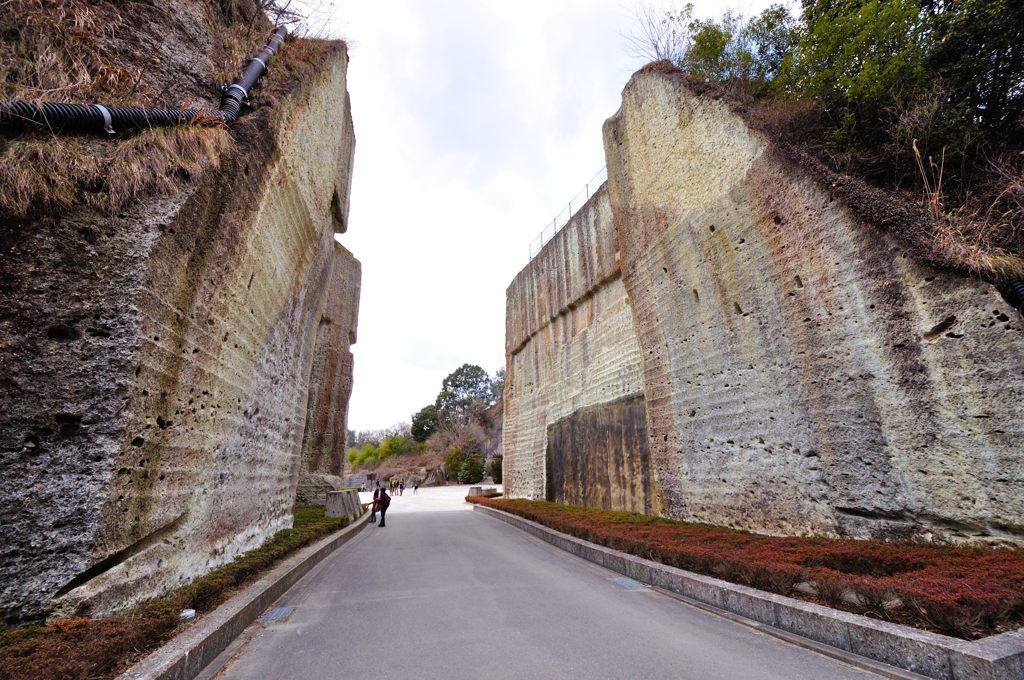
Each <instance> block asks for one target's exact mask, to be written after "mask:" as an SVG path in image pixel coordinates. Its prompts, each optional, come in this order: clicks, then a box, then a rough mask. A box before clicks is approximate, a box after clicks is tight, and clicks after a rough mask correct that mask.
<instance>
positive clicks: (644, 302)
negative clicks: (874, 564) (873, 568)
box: [605, 73, 1024, 542]
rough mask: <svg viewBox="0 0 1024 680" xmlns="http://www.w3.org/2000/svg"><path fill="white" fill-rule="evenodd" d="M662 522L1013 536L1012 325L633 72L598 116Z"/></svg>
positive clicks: (736, 124)
mask: <svg viewBox="0 0 1024 680" xmlns="http://www.w3.org/2000/svg"><path fill="white" fill-rule="evenodd" d="M605 149H606V153H607V157H608V170H609V193H610V195H611V204H612V209H613V211H614V213H615V235H616V241H617V243H618V245H619V248H620V250H621V252H622V278H623V281H624V282H625V286H626V290H627V292H628V295H629V299H630V301H631V302H632V305H633V311H634V316H635V321H636V332H637V337H638V338H639V342H640V348H641V352H640V356H641V357H642V361H643V376H644V379H643V383H644V393H645V395H646V398H647V404H648V419H649V430H650V443H651V449H652V454H653V457H654V459H655V461H656V463H655V465H656V469H657V477H658V479H659V481H660V483H661V486H662V490H663V492H664V494H665V500H666V511H667V512H668V513H669V514H671V515H673V516H675V517H680V518H686V519H695V520H700V521H705V522H712V523H715V524H724V525H729V526H737V527H743V528H746V529H753V530H755V531H766V532H773V533H798V534H799V533H824V534H845V535H852V536H893V535H908V534H912V535H924V536H928V535H942V536H946V537H950V538H956V539H963V540H988V539H1005V540H1009V541H1016V542H1022V541H1024V466H1022V465H1021V463H1022V462H1024V460H1022V455H1024V448H1022V447H1021V445H1020V442H1021V435H1022V433H1024V427H1022V423H1021V419H1020V413H1021V407H1020V404H1021V402H1022V397H1024V359H1022V357H1024V333H1022V325H1021V320H1020V318H1019V317H1017V316H1016V315H1015V314H1013V312H1012V311H1011V310H1010V309H1009V307H1008V306H1007V305H1006V304H1005V303H1004V302H1003V300H1002V299H1001V298H1000V296H999V295H998V293H997V292H996V291H995V289H994V288H993V287H992V286H990V285H988V284H985V283H983V282H981V281H977V280H973V279H971V278H969V277H966V276H963V275H960V274H958V273H954V272H951V271H943V270H939V269H936V268H933V267H931V266H928V265H926V264H923V263H921V262H919V261H917V260H916V259H915V257H914V254H913V253H911V252H908V249H907V248H906V247H905V246H904V245H903V244H902V243H901V242H899V241H897V239H896V238H894V237H893V236H892V235H890V234H886V233H883V232H882V231H880V230H879V229H877V228H876V227H874V226H872V225H870V224H865V223H864V222H862V220H861V219H859V218H858V217H857V216H855V215H854V214H853V213H852V211H851V210H850V209H849V208H848V207H846V206H845V205H844V203H843V202H842V201H841V200H838V199H837V197H835V196H833V195H832V194H830V192H829V189H828V187H823V186H821V184H820V183H819V182H818V181H817V179H816V178H815V177H811V176H808V175H807V173H806V172H805V171H803V170H801V169H800V168H799V167H797V166H796V165H795V164H794V163H792V162H790V161H788V160H787V159H786V158H785V157H784V156H783V154H782V153H781V152H780V151H778V150H777V149H776V148H774V147H773V145H772V144H771V143H770V142H769V141H768V140H767V139H766V138H765V137H764V136H763V135H761V134H759V133H756V132H754V131H753V130H752V129H751V128H750V127H748V126H747V125H746V123H745V122H744V120H743V119H742V118H741V117H740V116H738V115H736V114H735V113H733V112H731V111H730V110H729V108H728V106H727V105H726V104H725V103H723V102H722V101H720V100H716V99H714V98H712V97H707V96H698V95H696V94H694V92H693V91H692V90H691V89H690V88H689V87H688V86H687V85H686V84H685V82H684V81H683V80H681V79H680V78H678V77H676V76H674V75H672V74H664V73H645V74H639V75H637V76H635V77H634V78H633V79H632V80H631V81H630V84H629V85H628V86H627V88H626V90H625V91H624V93H623V103H622V108H621V110H620V111H619V113H618V114H616V116H614V117H613V118H612V119H610V120H609V121H608V122H607V123H606V125H605Z"/></svg>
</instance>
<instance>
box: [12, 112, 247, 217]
mask: <svg viewBox="0 0 1024 680" xmlns="http://www.w3.org/2000/svg"><path fill="white" fill-rule="evenodd" d="M230 145H231V134H230V133H229V132H228V130H227V129H225V128H200V127H192V126H189V127H178V128H156V129H150V130H145V131H143V132H141V133H139V134H138V135H135V136H133V137H129V138H127V139H122V140H116V141H113V140H97V139H89V138H80V137H79V138H61V137H57V136H46V137H39V136H36V137H28V138H23V139H14V140H11V141H8V142H7V143H5V144H4V145H3V147H2V148H0V214H4V215H7V216H8V217H10V218H15V219H17V218H22V217H25V216H27V215H29V214H31V213H33V212H52V211H60V210H66V209H68V208H71V207H73V206H85V207H88V208H93V209H97V210H102V211H112V212H117V211H119V210H121V209H122V208H123V207H124V206H125V205H127V204H128V203H129V202H131V201H132V200H134V199H136V198H137V197H139V196H142V195H165V194H168V193H171V192H172V191H174V190H176V189H178V188H179V187H181V186H182V185H183V184H185V183H187V182H193V181H195V180H197V179H198V178H199V177H201V176H202V175H203V174H204V173H205V172H208V171H211V170H216V169H217V168H218V167H219V165H220V158H221V155H222V154H223V153H224V151H225V150H227V149H228V148H229V147H230Z"/></svg>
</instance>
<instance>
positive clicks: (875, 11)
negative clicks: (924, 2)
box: [794, 0, 926, 116]
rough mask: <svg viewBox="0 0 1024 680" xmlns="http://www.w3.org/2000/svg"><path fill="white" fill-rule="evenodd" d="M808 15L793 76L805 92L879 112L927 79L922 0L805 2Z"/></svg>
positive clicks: (867, 111)
mask: <svg viewBox="0 0 1024 680" xmlns="http://www.w3.org/2000/svg"><path fill="white" fill-rule="evenodd" d="M803 17H804V22H805V24H806V32H805V34H804V36H803V38H802V39H801V40H800V43H799V45H798V47H797V55H796V59H795V67H796V68H795V73H794V76H795V78H796V86H797V89H798V90H799V92H801V93H803V94H805V95H810V96H814V97H821V98H822V99H824V100H826V101H830V102H838V103H842V104H844V105H846V106H848V107H850V108H851V110H853V109H856V110H857V111H856V113H857V114H859V115H861V116H863V115H877V112H878V111H879V110H880V107H881V106H884V105H885V103H886V101H887V99H888V95H889V94H890V93H892V92H894V91H898V90H910V89H916V88H918V87H920V85H921V83H922V81H923V80H924V79H925V77H926V72H925V68H924V59H925V48H924V41H923V37H924V33H925V25H924V22H923V16H922V12H921V7H920V5H919V4H918V0H804V15H803Z"/></svg>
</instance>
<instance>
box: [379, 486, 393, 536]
mask: <svg viewBox="0 0 1024 680" xmlns="http://www.w3.org/2000/svg"><path fill="white" fill-rule="evenodd" d="M389 505H391V496H389V495H388V492H387V489H381V490H380V498H378V499H377V506H378V509H379V510H380V524H378V525H377V526H379V527H382V526H384V515H385V514H386V513H387V511H388V506H389Z"/></svg>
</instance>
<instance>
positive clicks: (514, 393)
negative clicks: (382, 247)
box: [502, 188, 650, 507]
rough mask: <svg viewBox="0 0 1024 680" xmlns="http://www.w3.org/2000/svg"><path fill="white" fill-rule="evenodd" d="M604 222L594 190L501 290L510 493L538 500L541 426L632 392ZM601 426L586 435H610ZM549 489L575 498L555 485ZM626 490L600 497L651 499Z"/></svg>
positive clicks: (620, 292) (613, 256)
mask: <svg viewBox="0 0 1024 680" xmlns="http://www.w3.org/2000/svg"><path fill="white" fill-rule="evenodd" d="M611 218H612V215H611V206H610V205H609V202H608V193H607V191H606V190H605V189H604V188H602V189H600V190H599V191H598V192H597V193H596V194H595V195H594V196H593V197H592V198H591V199H590V200H589V201H588V202H587V204H586V205H585V206H584V207H583V208H582V209H581V210H580V211H579V212H578V213H576V215H575V216H574V217H573V218H572V220H570V222H569V224H567V225H566V226H565V227H564V228H563V229H562V230H561V231H560V232H559V233H558V234H557V235H556V236H555V237H554V238H553V239H552V240H551V242H549V243H548V244H547V245H545V246H544V248H543V249H542V250H541V252H540V253H539V254H538V255H537V257H535V258H534V259H533V261H532V262H530V264H529V265H528V266H527V267H526V268H525V269H524V270H523V271H521V272H520V273H519V274H518V275H517V276H516V278H515V280H514V281H513V282H512V285H510V286H509V288H508V291H507V300H508V310H507V320H506V340H505V343H506V346H505V352H506V358H507V369H506V370H507V376H506V383H505V399H504V402H505V412H504V423H505V424H504V428H505V429H504V433H503V435H504V462H503V465H504V472H503V478H502V481H503V482H504V484H505V485H506V488H509V489H511V490H512V493H514V494H515V495H518V496H527V497H530V498H544V497H545V496H546V495H547V479H546V473H545V470H546V465H547V463H546V455H545V452H546V450H547V447H548V441H547V439H548V428H549V426H550V425H552V424H553V423H555V422H557V421H559V420H560V419H563V418H567V417H570V416H572V414H574V413H575V412H577V411H578V410H579V409H582V408H585V407H589V406H596V405H601V404H608V403H611V402H615V401H616V400H619V399H622V398H623V397H628V396H631V395H635V394H637V393H639V392H640V391H641V382H640V356H639V346H638V344H637V338H636V333H635V330H634V327H633V318H632V312H631V310H630V304H629V300H628V299H627V298H626V290H625V287H624V286H623V284H622V279H621V278H620V276H619V267H618V255H617V249H616V245H615V237H614V233H613V226H612V219H611ZM591 423H592V424H596V421H591ZM604 425H609V423H607V421H605V422H604V423H602V424H601V426H600V427H598V428H597V430H595V429H590V431H589V432H588V434H587V435H586V436H589V437H601V436H602V435H607V434H609V433H607V432H604V431H603V429H602V428H603V426H604ZM580 435H581V436H583V432H580ZM567 459H572V456H568V457H567ZM603 463H604V461H595V462H594V464H595V465H601V464H603ZM562 479H564V477H560V478H559V480H562ZM552 482H554V480H552ZM552 493H554V494H555V496H556V497H559V498H564V497H570V498H574V497H576V492H575V491H574V490H573V489H568V488H565V487H564V486H561V487H560V488H559V489H553V490H552ZM632 493H633V487H632V484H631V485H630V486H629V487H628V488H616V489H615V490H614V492H609V496H608V497H609V499H611V498H613V497H614V498H616V499H619V500H621V499H624V498H630V500H629V503H630V505H631V506H632V505H633V504H634V503H638V504H639V506H640V507H644V504H645V502H647V503H649V502H650V501H649V500H647V499H644V498H639V499H634V498H632ZM602 497H603V496H602Z"/></svg>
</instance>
